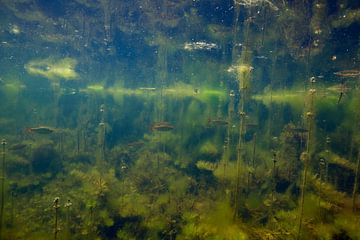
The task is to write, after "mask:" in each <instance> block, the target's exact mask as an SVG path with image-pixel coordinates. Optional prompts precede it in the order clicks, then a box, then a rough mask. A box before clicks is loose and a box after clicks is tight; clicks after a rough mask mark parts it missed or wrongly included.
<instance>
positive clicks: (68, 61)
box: [25, 57, 78, 80]
mask: <svg viewBox="0 0 360 240" xmlns="http://www.w3.org/2000/svg"><path fill="white" fill-rule="evenodd" d="M76 65H77V60H76V59H74V58H62V59H56V58H53V57H49V58H46V59H35V60H31V61H30V62H28V63H27V64H26V65H25V69H26V71H27V72H28V73H29V74H31V75H36V76H42V77H45V78H47V79H50V80H58V79H65V80H74V79H77V78H78V73H77V72H76V70H75V68H76Z"/></svg>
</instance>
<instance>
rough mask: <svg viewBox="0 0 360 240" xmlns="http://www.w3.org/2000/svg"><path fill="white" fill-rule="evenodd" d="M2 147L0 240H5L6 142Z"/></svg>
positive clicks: (2, 143) (3, 141) (2, 142)
mask: <svg viewBox="0 0 360 240" xmlns="http://www.w3.org/2000/svg"><path fill="white" fill-rule="evenodd" d="M1 145H2V162H1V206H0V239H3V236H2V235H3V228H4V224H3V223H4V206H5V159H6V154H5V147H6V140H5V139H3V140H2V141H1Z"/></svg>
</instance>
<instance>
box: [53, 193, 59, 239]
mask: <svg viewBox="0 0 360 240" xmlns="http://www.w3.org/2000/svg"><path fill="white" fill-rule="evenodd" d="M59 200H60V198H59V197H56V198H55V199H54V202H53V208H54V210H55V222H54V239H55V240H56V239H57V237H58V233H59V208H60V204H59Z"/></svg>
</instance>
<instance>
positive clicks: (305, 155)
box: [297, 77, 316, 239]
mask: <svg viewBox="0 0 360 240" xmlns="http://www.w3.org/2000/svg"><path fill="white" fill-rule="evenodd" d="M310 83H311V87H310V89H309V93H310V110H309V111H308V112H307V113H306V117H307V120H308V133H307V144H306V152H304V153H303V154H302V156H301V159H302V160H303V162H304V170H303V178H302V183H301V195H300V211H299V225H298V233H297V239H300V237H301V228H302V221H303V215H304V200H305V188H306V181H307V172H308V168H309V161H310V146H311V144H312V141H311V140H312V131H313V129H312V126H313V119H314V97H315V92H316V90H315V88H314V83H315V77H311V78H310Z"/></svg>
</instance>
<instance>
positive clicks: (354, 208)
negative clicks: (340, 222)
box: [352, 152, 360, 212]
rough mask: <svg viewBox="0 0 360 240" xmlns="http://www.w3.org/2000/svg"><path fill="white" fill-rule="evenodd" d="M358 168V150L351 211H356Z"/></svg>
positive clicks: (359, 159) (359, 156)
mask: <svg viewBox="0 0 360 240" xmlns="http://www.w3.org/2000/svg"><path fill="white" fill-rule="evenodd" d="M359 168H360V152H359V153H358V157H357V161H356V172H355V179H354V187H353V192H352V211H353V212H355V211H356V193H357V190H358V187H359Z"/></svg>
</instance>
